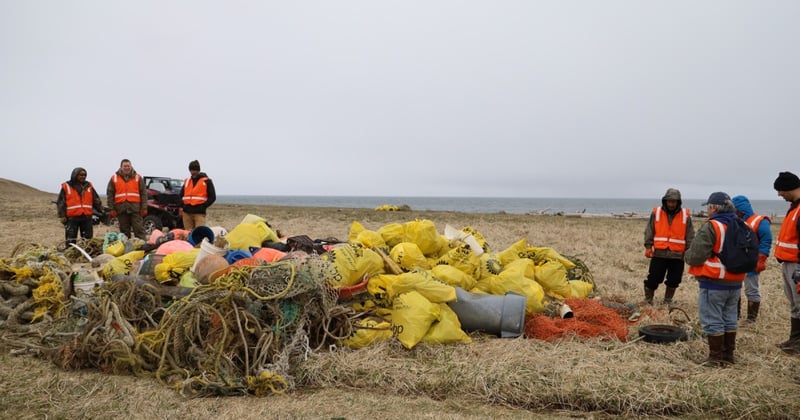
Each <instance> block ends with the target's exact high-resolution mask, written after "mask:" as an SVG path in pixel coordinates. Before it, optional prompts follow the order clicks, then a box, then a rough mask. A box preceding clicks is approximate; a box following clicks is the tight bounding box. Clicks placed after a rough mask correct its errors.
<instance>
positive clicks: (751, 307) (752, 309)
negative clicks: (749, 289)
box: [747, 300, 761, 322]
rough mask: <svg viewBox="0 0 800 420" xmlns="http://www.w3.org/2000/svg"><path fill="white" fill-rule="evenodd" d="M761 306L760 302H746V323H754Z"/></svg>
mask: <svg viewBox="0 0 800 420" xmlns="http://www.w3.org/2000/svg"><path fill="white" fill-rule="evenodd" d="M759 306H761V302H751V301H749V300H748V301H747V321H748V322H756V318H758V308H759Z"/></svg>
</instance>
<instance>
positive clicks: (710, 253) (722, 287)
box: [684, 192, 747, 366]
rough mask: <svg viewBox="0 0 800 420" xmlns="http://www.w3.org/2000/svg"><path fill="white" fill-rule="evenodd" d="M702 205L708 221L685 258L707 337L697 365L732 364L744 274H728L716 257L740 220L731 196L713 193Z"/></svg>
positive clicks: (701, 227)
mask: <svg viewBox="0 0 800 420" xmlns="http://www.w3.org/2000/svg"><path fill="white" fill-rule="evenodd" d="M702 205H704V206H708V221H706V222H705V223H703V225H702V226H700V228H699V229H697V235H696V236H695V238H694V241H693V242H692V245H691V246H689V248H688V249H687V250H686V253H685V255H684V259H685V260H686V264H688V265H689V274H691V275H693V276H694V277H695V279H697V282H698V286H699V292H698V295H697V312H698V319H699V320H700V326H701V327H702V328H703V333H705V335H706V337H707V338H708V357H707V358H706V359H704V360H701V361H698V363H701V364H704V365H707V366H724V365H727V364H731V363H734V362H735V361H734V356H733V353H734V350H735V349H736V331H737V329H738V326H739V317H738V314H737V309H738V306H739V298H740V296H741V294H742V284H743V283H744V278H745V277H746V276H747V273H731V272H730V271H728V270H727V269H726V267H725V264H723V263H722V260H720V258H719V254H720V252H721V251H722V244H723V241H724V238H725V232H726V231H727V230H728V226H730V224H731V223H734V222H735V221H736V219H738V218H739V216H738V215H737V214H736V207H735V206H734V205H733V201H732V200H731V197H730V196H729V195H728V194H726V193H724V192H715V193H712V194H711V195H710V196H709V197H708V200H707V201H706V202H705V203H703V204H702Z"/></svg>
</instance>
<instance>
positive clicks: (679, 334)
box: [639, 324, 688, 344]
mask: <svg viewBox="0 0 800 420" xmlns="http://www.w3.org/2000/svg"><path fill="white" fill-rule="evenodd" d="M639 336H640V337H643V340H644V341H646V342H648V343H657V344H665V343H673V342H675V341H679V340H680V341H686V340H687V339H688V335H687V334H686V330H684V329H683V328H681V327H676V326H674V325H663V324H652V325H645V326H643V327H640V328H639Z"/></svg>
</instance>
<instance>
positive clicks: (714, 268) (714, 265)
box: [689, 220, 747, 281]
mask: <svg viewBox="0 0 800 420" xmlns="http://www.w3.org/2000/svg"><path fill="white" fill-rule="evenodd" d="M709 223H711V226H712V227H713V228H714V233H716V237H717V239H716V240H715V241H714V248H713V253H712V254H711V257H709V258H708V259H707V260H706V261H705V262H704V263H703V265H693V266H690V267H689V274H691V275H693V276H697V277H708V278H710V279H722V280H730V281H741V280H744V278H745V277H746V276H747V273H731V272H729V271H728V270H726V269H725V265H724V264H722V261H720V259H719V253H720V251H722V243H723V242H725V232H727V230H728V226H727V225H725V223H722V222H720V221H719V220H709Z"/></svg>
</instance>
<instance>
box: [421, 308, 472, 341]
mask: <svg viewBox="0 0 800 420" xmlns="http://www.w3.org/2000/svg"><path fill="white" fill-rule="evenodd" d="M439 309H440V310H441V312H442V315H441V317H440V318H439V321H436V322H434V323H433V324H432V325H431V327H430V328H429V329H428V332H427V333H426V334H425V336H424V337H422V341H423V342H424V343H428V344H452V343H464V344H470V343H472V338H470V336H469V335H467V333H465V332H464V330H462V329H461V321H459V320H458V315H457V314H456V313H455V311H453V310H452V309H450V307H449V306H447V304H446V303H440V304H439Z"/></svg>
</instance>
